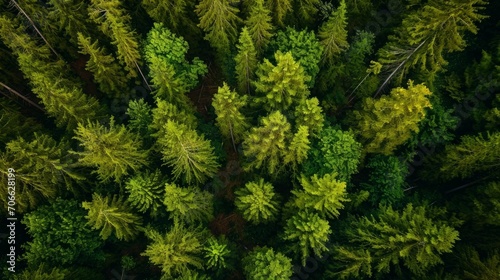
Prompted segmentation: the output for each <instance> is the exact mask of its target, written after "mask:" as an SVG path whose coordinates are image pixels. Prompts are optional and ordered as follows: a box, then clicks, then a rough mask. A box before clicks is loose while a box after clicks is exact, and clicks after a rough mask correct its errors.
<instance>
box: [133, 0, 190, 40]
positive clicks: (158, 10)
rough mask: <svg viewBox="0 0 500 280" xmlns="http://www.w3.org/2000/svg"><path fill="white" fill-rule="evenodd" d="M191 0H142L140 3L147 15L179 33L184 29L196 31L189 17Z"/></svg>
mask: <svg viewBox="0 0 500 280" xmlns="http://www.w3.org/2000/svg"><path fill="white" fill-rule="evenodd" d="M193 2H194V1H192V0H167V1H164V0H142V1H141V4H142V6H143V7H144V9H145V10H146V12H147V13H148V15H149V16H150V17H151V18H152V19H153V20H154V21H155V22H160V23H163V24H165V25H167V26H168V27H169V28H170V29H171V30H173V31H174V32H175V33H177V34H179V33H181V32H182V31H184V32H186V29H187V30H189V31H190V32H196V31H197V27H196V24H195V23H194V22H193V20H192V19H191V18H190V17H189V13H188V12H189V10H190V9H192V8H193V7H192V6H193V5H192V4H193Z"/></svg>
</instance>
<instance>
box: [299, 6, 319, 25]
mask: <svg viewBox="0 0 500 280" xmlns="http://www.w3.org/2000/svg"><path fill="white" fill-rule="evenodd" d="M320 3H321V1H320V0H295V1H294V6H295V7H294V8H293V10H294V11H296V13H297V14H298V17H299V18H300V19H301V20H302V22H303V24H304V25H310V24H311V23H314V22H315V21H316V15H317V14H318V7H319V6H320Z"/></svg>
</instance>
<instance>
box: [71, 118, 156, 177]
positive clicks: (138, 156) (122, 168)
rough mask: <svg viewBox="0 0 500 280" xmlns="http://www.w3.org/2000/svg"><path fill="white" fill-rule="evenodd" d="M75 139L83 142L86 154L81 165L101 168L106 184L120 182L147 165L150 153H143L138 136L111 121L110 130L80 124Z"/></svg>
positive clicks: (99, 170) (79, 153)
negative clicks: (111, 181) (111, 180)
mask: <svg viewBox="0 0 500 280" xmlns="http://www.w3.org/2000/svg"><path fill="white" fill-rule="evenodd" d="M75 134H76V136H75V137H73V138H74V139H76V140H78V141H80V146H81V147H82V148H83V151H82V152H73V153H74V154H77V155H79V156H80V157H79V159H78V161H79V163H80V164H82V165H83V166H89V167H97V170H96V171H95V172H96V173H97V174H98V176H99V178H100V179H101V180H102V181H108V180H109V179H112V178H113V179H115V181H116V182H119V181H120V179H121V178H122V177H123V176H125V175H127V174H128V173H129V172H130V170H133V171H137V170H138V169H139V168H141V167H142V166H144V165H147V160H146V158H147V156H148V154H147V152H146V151H143V150H141V145H142V144H141V141H140V140H139V139H138V136H137V135H134V134H133V133H131V132H130V131H128V130H127V129H126V128H125V126H123V125H115V122H114V119H113V118H111V120H110V124H109V127H106V126H104V125H102V124H100V123H97V122H96V123H92V122H88V123H87V124H86V125H83V124H81V123H80V124H78V128H77V129H76V130H75Z"/></svg>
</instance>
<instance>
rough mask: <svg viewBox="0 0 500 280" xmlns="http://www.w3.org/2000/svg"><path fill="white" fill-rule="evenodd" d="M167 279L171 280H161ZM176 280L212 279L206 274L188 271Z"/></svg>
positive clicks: (162, 279)
mask: <svg viewBox="0 0 500 280" xmlns="http://www.w3.org/2000/svg"><path fill="white" fill-rule="evenodd" d="M166 279H169V278H168V277H166V276H164V277H163V278H161V280H166ZM175 279H176V280H210V279H212V278H210V277H208V276H206V275H205V274H201V273H199V272H197V271H193V270H188V271H186V272H185V273H183V274H182V275H181V276H179V277H177V278H175Z"/></svg>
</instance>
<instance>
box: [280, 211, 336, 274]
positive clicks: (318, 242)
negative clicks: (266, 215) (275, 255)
mask: <svg viewBox="0 0 500 280" xmlns="http://www.w3.org/2000/svg"><path fill="white" fill-rule="evenodd" d="M331 232H332V231H331V229H330V225H329V224H328V221H326V220H324V219H322V218H320V216H319V215H318V214H316V213H313V212H308V211H299V212H297V213H296V214H295V215H294V216H292V217H291V218H290V219H288V220H287V223H286V226H285V235H284V239H285V240H290V241H292V242H294V243H293V245H292V246H291V248H292V250H293V251H294V252H296V253H297V254H298V255H299V256H300V257H301V259H302V265H306V259H307V257H309V256H310V254H311V251H312V252H314V254H315V255H316V256H319V257H321V256H322V254H323V253H324V252H327V251H328V248H327V247H326V243H327V241H328V238H329V237H328V235H329V234H330V233H331Z"/></svg>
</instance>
